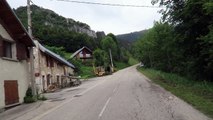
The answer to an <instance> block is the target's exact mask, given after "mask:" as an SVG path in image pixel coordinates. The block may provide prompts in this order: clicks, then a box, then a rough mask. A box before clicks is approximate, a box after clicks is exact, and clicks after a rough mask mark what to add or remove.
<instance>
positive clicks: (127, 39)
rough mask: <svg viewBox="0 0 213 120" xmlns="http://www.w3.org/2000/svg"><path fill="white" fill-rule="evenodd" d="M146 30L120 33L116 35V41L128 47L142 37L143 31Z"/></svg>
mask: <svg viewBox="0 0 213 120" xmlns="http://www.w3.org/2000/svg"><path fill="white" fill-rule="evenodd" d="M146 31H147V30H142V31H138V32H132V33H127V34H121V35H117V36H116V37H117V39H118V41H119V42H120V43H121V45H122V46H124V47H125V48H130V47H131V45H132V44H133V43H134V42H135V41H136V40H138V39H139V38H141V37H143V35H144V33H145V32H146Z"/></svg>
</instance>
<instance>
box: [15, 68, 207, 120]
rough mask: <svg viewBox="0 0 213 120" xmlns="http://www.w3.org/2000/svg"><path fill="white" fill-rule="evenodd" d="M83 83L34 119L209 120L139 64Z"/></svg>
mask: <svg viewBox="0 0 213 120" xmlns="http://www.w3.org/2000/svg"><path fill="white" fill-rule="evenodd" d="M84 84H85V85H84ZM84 84H83V85H81V86H79V87H78V89H79V90H76V91H74V90H73V91H70V92H66V94H65V93H64V94H63V95H64V99H62V98H61V99H58V100H61V101H60V102H56V103H57V104H54V102H53V103H52V105H53V106H52V107H51V108H50V109H46V110H45V111H43V112H42V113H40V114H38V115H36V116H34V117H33V118H32V119H33V120H210V118H208V117H206V116H205V115H203V114H202V113H200V112H199V111H197V110H195V109H194V108H193V107H191V106H190V105H188V104H187V103H185V102H183V101H182V100H180V99H179V98H177V97H175V96H174V95H172V94H171V93H169V92H167V91H166V90H164V89H163V88H161V87H159V86H158V85H156V84H154V83H152V82H151V81H150V80H149V79H147V78H146V77H145V76H143V75H142V74H141V73H139V72H138V71H137V70H136V66H132V67H129V68H127V69H123V70H120V71H118V72H116V73H114V74H113V75H110V76H105V77H99V78H95V79H94V80H91V81H88V82H86V83H84ZM59 93H60V92H59ZM58 95H62V93H60V94H58ZM59 98H60V97H59ZM19 119H20V120H21V119H22V120H23V119H25V118H19Z"/></svg>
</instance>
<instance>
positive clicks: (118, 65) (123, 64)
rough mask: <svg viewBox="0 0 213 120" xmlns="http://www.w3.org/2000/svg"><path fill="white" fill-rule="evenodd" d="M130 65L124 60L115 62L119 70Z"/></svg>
mask: <svg viewBox="0 0 213 120" xmlns="http://www.w3.org/2000/svg"><path fill="white" fill-rule="evenodd" d="M129 66H130V65H129V64H127V63H124V62H115V67H116V69H117V70H121V69H124V68H126V67H129Z"/></svg>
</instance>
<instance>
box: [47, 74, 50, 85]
mask: <svg viewBox="0 0 213 120" xmlns="http://www.w3.org/2000/svg"><path fill="white" fill-rule="evenodd" d="M49 85H50V74H48V75H47V88H48V86H49Z"/></svg>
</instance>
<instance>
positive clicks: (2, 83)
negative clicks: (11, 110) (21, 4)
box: [0, 0, 34, 109]
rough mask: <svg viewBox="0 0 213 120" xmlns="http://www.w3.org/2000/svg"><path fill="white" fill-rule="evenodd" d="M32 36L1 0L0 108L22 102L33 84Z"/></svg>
mask: <svg viewBox="0 0 213 120" xmlns="http://www.w3.org/2000/svg"><path fill="white" fill-rule="evenodd" d="M32 46H34V43H33V41H32V39H31V38H30V37H29V35H28V33H27V32H26V30H25V29H24V27H23V25H22V24H21V23H20V21H19V19H18V18H17V16H16V15H15V13H14V12H13V10H12V9H11V8H10V6H9V5H8V3H7V2H6V0H0V109H3V108H5V107H10V106H12V105H16V104H19V103H22V102H23V98H24V96H25V93H26V90H27V88H28V86H29V84H30V73H29V65H30V64H29V63H30V62H29V60H30V59H29V56H30V55H29V50H28V48H29V47H32Z"/></svg>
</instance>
